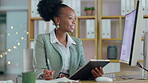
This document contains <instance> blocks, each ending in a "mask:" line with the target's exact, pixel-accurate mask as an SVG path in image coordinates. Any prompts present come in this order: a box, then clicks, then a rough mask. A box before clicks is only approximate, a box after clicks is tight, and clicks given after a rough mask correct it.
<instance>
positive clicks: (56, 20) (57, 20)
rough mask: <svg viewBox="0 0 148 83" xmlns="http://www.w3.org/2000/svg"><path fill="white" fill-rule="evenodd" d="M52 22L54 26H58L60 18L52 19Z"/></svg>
mask: <svg viewBox="0 0 148 83" xmlns="http://www.w3.org/2000/svg"><path fill="white" fill-rule="evenodd" d="M54 22H55V24H56V25H57V24H59V23H60V18H59V17H54Z"/></svg>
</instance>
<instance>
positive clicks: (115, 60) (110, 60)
mask: <svg viewBox="0 0 148 83" xmlns="http://www.w3.org/2000/svg"><path fill="white" fill-rule="evenodd" d="M110 62H120V60H110Z"/></svg>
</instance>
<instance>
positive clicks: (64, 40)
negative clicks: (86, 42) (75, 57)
mask: <svg viewBox="0 0 148 83" xmlns="http://www.w3.org/2000/svg"><path fill="white" fill-rule="evenodd" d="M66 33H67V32H63V31H61V30H60V29H56V30H55V35H56V37H57V39H58V41H59V42H60V43H61V44H63V45H64V46H66V44H67V36H66V35H67V34H66Z"/></svg>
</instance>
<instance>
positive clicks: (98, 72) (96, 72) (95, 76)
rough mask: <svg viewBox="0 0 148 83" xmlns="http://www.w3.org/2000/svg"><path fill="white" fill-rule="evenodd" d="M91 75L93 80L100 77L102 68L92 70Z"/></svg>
mask: <svg viewBox="0 0 148 83" xmlns="http://www.w3.org/2000/svg"><path fill="white" fill-rule="evenodd" d="M91 73H92V75H93V77H94V78H97V77H101V76H102V75H103V74H104V72H103V69H102V67H100V68H99V69H98V68H97V67H96V68H94V69H92V71H91Z"/></svg>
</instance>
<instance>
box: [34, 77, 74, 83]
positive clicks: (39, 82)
mask: <svg viewBox="0 0 148 83" xmlns="http://www.w3.org/2000/svg"><path fill="white" fill-rule="evenodd" d="M58 82H75V80H70V79H68V78H66V77H63V78H58V79H54V80H36V83H58Z"/></svg>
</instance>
